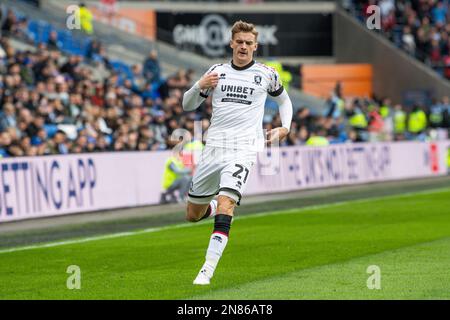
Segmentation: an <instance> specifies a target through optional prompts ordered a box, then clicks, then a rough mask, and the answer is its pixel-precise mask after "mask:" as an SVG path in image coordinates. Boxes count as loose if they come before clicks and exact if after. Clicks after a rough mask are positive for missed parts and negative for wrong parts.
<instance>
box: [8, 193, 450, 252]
mask: <svg viewBox="0 0 450 320" xmlns="http://www.w3.org/2000/svg"><path fill="white" fill-rule="evenodd" d="M448 190H449V189H448V188H438V189H431V190H426V191H418V192H408V193H404V194H400V195H388V196H381V197H373V198H365V199H360V200H348V201H339V202H335V203H328V204H321V205H313V206H307V207H303V208H293V209H288V210H277V211H270V212H266V213H257V214H249V215H244V216H237V217H235V218H233V220H236V219H238V220H242V219H251V218H258V217H266V216H271V215H275V214H292V213H301V212H303V211H308V210H318V209H323V208H328V207H336V206H342V205H345V204H348V203H350V202H351V203H365V202H369V201H374V200H382V199H389V198H409V197H412V196H415V195H424V194H433V193H440V192H445V191H448ZM205 223H208V221H201V222H198V223H182V224H174V225H169V226H166V227H160V228H148V229H144V230H137V231H130V232H120V233H112V234H106V235H102V236H95V237H87V238H81V239H72V240H65V241H57V242H49V243H41V244H36V245H30V246H24V247H14V248H8V249H2V250H0V254H2V253H11V252H18V251H25V250H32V249H42V248H51V247H58V246H63V245H68V244H78V243H84V242H90V241H97V240H105V239H114V238H121V237H128V236H136V235H141V234H146V233H152V232H158V231H164V230H172V229H178V228H188V227H194V226H198V225H202V224H205Z"/></svg>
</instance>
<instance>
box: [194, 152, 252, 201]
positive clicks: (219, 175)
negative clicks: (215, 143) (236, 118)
mask: <svg viewBox="0 0 450 320" xmlns="http://www.w3.org/2000/svg"><path fill="white" fill-rule="evenodd" d="M256 156H257V153H256V152H254V151H248V150H237V149H226V148H220V147H212V146H208V145H206V146H205V148H204V149H203V152H202V154H201V156H200V159H199V162H198V165H197V167H196V169H195V172H194V177H193V179H192V182H191V186H190V188H189V193H188V201H190V202H192V203H196V204H208V203H210V202H211V200H212V199H213V198H214V197H215V196H216V195H217V194H218V195H226V196H228V197H230V198H231V199H233V200H234V201H236V203H237V204H238V205H239V204H240V200H241V198H242V194H243V192H244V190H245V186H246V184H247V182H248V177H249V174H250V170H251V169H252V167H253V165H254V164H255V162H256Z"/></svg>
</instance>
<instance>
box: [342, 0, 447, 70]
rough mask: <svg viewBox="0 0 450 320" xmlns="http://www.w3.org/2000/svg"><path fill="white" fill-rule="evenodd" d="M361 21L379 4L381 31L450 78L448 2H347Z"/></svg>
mask: <svg viewBox="0 0 450 320" xmlns="http://www.w3.org/2000/svg"><path fill="white" fill-rule="evenodd" d="M344 2H345V6H346V7H347V9H349V10H350V11H353V12H354V14H356V16H357V17H359V18H360V19H361V20H364V21H365V20H366V19H367V17H368V16H370V15H372V14H373V12H370V11H368V10H367V8H368V7H369V6H371V5H378V6H379V8H380V15H381V31H382V32H383V33H384V34H385V35H386V36H387V37H388V38H389V39H390V40H391V41H393V42H394V43H395V45H396V46H397V47H399V48H402V49H403V50H405V51H406V52H407V53H409V54H410V55H412V56H414V57H416V58H417V59H419V60H420V61H422V62H424V63H426V64H427V65H429V66H430V67H431V68H433V69H434V70H436V71H437V72H438V73H440V74H441V75H442V76H444V77H446V78H447V79H450V16H449V14H450V12H449V1H448V0H399V1H394V0H369V1H367V0H348V1H347V0H346V1H344Z"/></svg>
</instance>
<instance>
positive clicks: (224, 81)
mask: <svg viewBox="0 0 450 320" xmlns="http://www.w3.org/2000/svg"><path fill="white" fill-rule="evenodd" d="M211 72H216V73H217V74H218V75H219V83H218V84H217V86H216V87H215V88H214V89H213V90H211V89H210V90H208V91H201V93H200V94H201V95H202V96H203V97H207V96H208V95H212V107H213V112H212V117H211V125H210V127H209V129H208V132H207V138H206V144H207V145H209V146H213V147H223V148H227V149H240V150H242V149H247V150H249V151H260V150H262V149H263V148H264V141H265V137H264V135H263V129H262V122H263V117H264V105H265V101H266V98H267V94H270V95H271V96H278V95H280V94H281V93H282V92H283V86H282V84H281V81H280V77H279V75H278V73H277V72H276V71H275V69H273V68H271V67H268V66H266V65H264V64H262V63H257V62H255V61H252V62H251V63H249V64H248V65H246V66H244V67H238V66H235V65H234V64H233V63H232V62H231V63H224V64H216V65H213V66H212V67H211V68H210V69H209V70H208V71H207V72H206V73H207V74H208V73H211Z"/></svg>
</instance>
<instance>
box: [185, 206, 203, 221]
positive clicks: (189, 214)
mask: <svg viewBox="0 0 450 320" xmlns="http://www.w3.org/2000/svg"><path fill="white" fill-rule="evenodd" d="M201 217H202V212H201V210H200V208H198V207H196V206H192V205H189V204H188V206H187V208H186V220H187V221H189V222H197V221H199V220H200V218H201Z"/></svg>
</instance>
